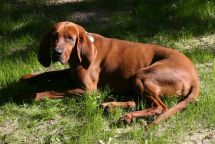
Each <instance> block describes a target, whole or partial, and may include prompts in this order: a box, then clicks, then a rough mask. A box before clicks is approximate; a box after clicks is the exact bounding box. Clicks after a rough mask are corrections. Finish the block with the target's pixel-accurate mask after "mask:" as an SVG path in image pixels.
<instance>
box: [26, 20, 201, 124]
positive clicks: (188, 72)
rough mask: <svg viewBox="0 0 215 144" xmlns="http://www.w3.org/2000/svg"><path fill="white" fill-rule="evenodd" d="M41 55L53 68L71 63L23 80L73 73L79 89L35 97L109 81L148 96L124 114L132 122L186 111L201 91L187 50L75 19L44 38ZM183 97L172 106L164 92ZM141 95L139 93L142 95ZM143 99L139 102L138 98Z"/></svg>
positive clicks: (86, 88)
mask: <svg viewBox="0 0 215 144" xmlns="http://www.w3.org/2000/svg"><path fill="white" fill-rule="evenodd" d="M38 59H39V61H40V63H41V64H42V65H43V66H45V67H48V66H50V64H51V62H55V61H59V62H61V63H62V64H67V63H69V65H70V68H69V69H66V70H62V71H57V72H46V73H43V74H40V75H37V76H34V75H25V76H23V77H22V79H27V80H33V79H39V78H42V79H46V80H48V79H57V78H58V79H60V78H67V79H68V78H70V79H71V81H72V83H73V84H76V85H77V86H76V88H74V86H72V85H71V87H73V88H71V89H70V90H68V91H66V92H63V93H58V92H54V91H46V92H40V93H37V94H36V99H43V98H44V97H46V96H47V97H49V98H61V97H64V96H66V95H71V94H73V93H79V94H82V93H83V92H85V91H95V90H97V88H100V87H104V86H106V85H108V86H109V88H110V89H111V90H113V91H114V92H116V93H135V94H136V97H133V98H131V99H134V100H136V99H139V98H141V99H142V100H146V99H147V100H149V102H150V105H151V107H150V108H148V109H145V110H141V111H134V112H130V113H128V114H126V115H125V116H123V117H121V120H122V121H125V122H128V123H129V122H131V121H132V120H133V119H134V118H138V117H146V116H154V115H159V116H158V117H157V118H156V119H155V120H154V123H159V122H160V121H161V120H164V119H167V118H168V117H170V116H171V115H173V114H175V113H176V112H179V111H181V110H182V109H183V108H185V107H186V106H187V105H188V104H189V103H190V102H192V101H195V100H197V97H198V95H199V82H198V76H197V73H196V71H195V68H194V65H193V63H192V62H191V61H190V60H189V59H188V58H187V57H186V56H185V55H183V54H182V53H180V52H178V51H176V50H173V49H169V48H165V47H162V46H159V45H153V44H141V43H134V42H128V41H124V40H118V39H113V38H105V37H103V36H101V35H98V34H94V33H87V32H86V31H85V29H84V28H83V27H81V26H79V25H77V24H74V23H71V22H59V23H57V24H55V25H54V27H53V29H52V30H51V31H50V32H49V33H48V34H47V35H46V36H45V38H44V39H43V40H42V42H41V45H40V49H39V54H38ZM168 95H177V96H181V97H182V98H183V100H182V101H180V102H179V103H178V104H176V105H175V106H173V107H172V108H169V109H168V108H167V106H166V105H165V104H164V103H163V102H162V100H161V97H162V96H168ZM137 97H138V98H137ZM137 102H138V101H135V103H137ZM135 103H134V102H131V101H130V102H107V103H103V104H102V105H103V106H104V107H106V108H107V107H108V108H114V107H117V106H120V107H134V106H135Z"/></svg>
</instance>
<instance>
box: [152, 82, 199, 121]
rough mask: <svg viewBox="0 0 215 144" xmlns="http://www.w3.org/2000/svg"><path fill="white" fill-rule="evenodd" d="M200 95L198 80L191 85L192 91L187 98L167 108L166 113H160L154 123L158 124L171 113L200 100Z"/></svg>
mask: <svg viewBox="0 0 215 144" xmlns="http://www.w3.org/2000/svg"><path fill="white" fill-rule="evenodd" d="M198 95H199V85H198V81H197V82H196V83H195V85H193V86H191V88H190V91H189V93H188V95H187V96H186V98H185V99H184V100H182V101H180V102H179V103H178V104H176V105H175V106H173V107H171V108H169V109H167V110H166V111H165V112H164V113H162V114H161V115H159V116H158V117H157V118H156V119H155V120H154V121H153V122H152V124H158V123H160V121H163V120H166V119H168V118H169V117H170V116H171V115H174V114H175V113H177V112H180V111H181V110H183V109H184V108H185V107H186V106H187V105H188V104H189V103H191V102H194V101H198V99H197V98H198Z"/></svg>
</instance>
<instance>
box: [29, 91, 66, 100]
mask: <svg viewBox="0 0 215 144" xmlns="http://www.w3.org/2000/svg"><path fill="white" fill-rule="evenodd" d="M63 97H64V93H58V92H54V91H44V92H39V93H36V94H35V95H34V96H33V99H35V100H44V99H46V98H49V99H61V98H63Z"/></svg>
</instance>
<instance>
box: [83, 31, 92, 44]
mask: <svg viewBox="0 0 215 144" xmlns="http://www.w3.org/2000/svg"><path fill="white" fill-rule="evenodd" d="M85 33H86V35H87V37H88V39H89V40H90V41H91V42H92V43H93V42H94V38H93V36H91V35H90V34H89V33H88V32H85Z"/></svg>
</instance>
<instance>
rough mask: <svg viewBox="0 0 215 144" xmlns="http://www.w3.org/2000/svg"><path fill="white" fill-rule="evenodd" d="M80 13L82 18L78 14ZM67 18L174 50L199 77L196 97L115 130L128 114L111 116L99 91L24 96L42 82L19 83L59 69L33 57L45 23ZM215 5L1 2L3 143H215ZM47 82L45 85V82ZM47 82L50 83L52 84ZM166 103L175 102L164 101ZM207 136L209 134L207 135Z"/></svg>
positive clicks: (192, 0) (207, 0)
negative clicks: (149, 121) (166, 114)
mask: <svg viewBox="0 0 215 144" xmlns="http://www.w3.org/2000/svg"><path fill="white" fill-rule="evenodd" d="M77 13H79V14H80V13H81V14H83V15H85V17H84V18H81V17H79V16H77V15H75V14H77ZM62 20H70V21H73V22H75V23H79V24H80V25H82V26H84V27H85V28H86V29H87V30H88V31H89V32H95V33H100V34H102V35H104V36H107V37H115V38H120V39H126V40H130V41H138V42H144V43H155V44H161V45H165V46H168V47H173V48H175V49H177V50H179V51H181V52H183V53H184V54H185V55H187V56H188V57H189V58H191V60H192V61H193V62H194V63H195V65H196V68H197V71H198V74H199V78H200V84H201V85H200V89H201V92H200V97H199V102H198V103H196V104H192V105H189V107H188V108H186V110H185V111H183V112H181V113H179V114H177V115H175V116H173V117H172V118H171V119H169V120H167V121H165V122H163V123H161V124H160V125H159V126H157V127H155V128H152V129H149V130H147V131H146V130H145V129H144V125H145V121H144V120H138V121H137V122H135V123H134V124H132V125H130V126H126V127H117V125H116V122H117V120H118V119H119V117H120V116H121V115H122V114H124V113H126V111H124V110H122V109H117V110H116V111H115V112H113V113H112V114H110V115H109V116H108V117H104V116H103V110H102V109H101V108H99V105H100V104H101V101H102V99H103V98H104V97H114V96H113V95H112V94H111V93H109V92H106V91H100V92H97V93H94V94H85V95H84V96H83V98H81V99H79V98H66V99H62V100H49V99H47V100H44V101H39V102H38V101H26V100H25V99H22V98H21V96H24V95H27V96H30V93H34V92H36V91H37V90H38V89H39V88H41V87H43V86H44V85H40V86H30V85H27V84H25V83H22V82H19V78H20V77H21V76H22V75H24V74H27V73H32V72H44V71H46V70H50V69H62V68H64V66H62V65H59V64H54V65H53V66H52V67H51V68H48V69H45V68H43V67H42V66H41V65H40V64H39V63H38V61H37V48H38V45H39V42H40V39H41V37H42V36H43V35H44V34H45V33H46V32H47V31H48V29H49V28H50V26H51V25H52V24H53V23H55V22H57V21H62ZM214 32H215V2H214V1H212V0H189V1H187V0H176V1H174V0H165V1H162V0H156V1H143V0H133V1H132V0H124V1H119V0H97V1H96V0H95V1H86V2H85V1H84V2H76V3H63V4H55V3H52V4H48V3H47V1H43V0H40V1H35V0H34V1H27V2H25V1H23V2H15V1H12V0H11V1H8V0H1V5H0V51H1V53H0V61H1V62H0V143H81V144H83V143H87V144H88V143H109V144H112V143H114V144H115V143H150V144H157V143H183V142H186V141H187V142H189V141H191V140H192V138H193V137H192V136H193V135H197V136H198V137H200V136H199V135H200V134H199V133H198V132H200V133H201V136H202V135H203V138H202V139H200V140H198V139H195V141H197V142H201V140H203V141H206V142H207V141H209V142H210V143H213V142H215V140H214V139H215V136H214V133H215V105H214V103H215V98H214V95H215V90H214V85H215V66H214V65H215V58H214V55H215V35H214ZM46 86H47V85H46ZM49 87H52V85H49ZM165 102H166V103H167V104H168V105H169V106H171V105H173V104H175V102H176V101H175V100H172V99H167V100H165ZM211 135H212V136H211Z"/></svg>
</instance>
